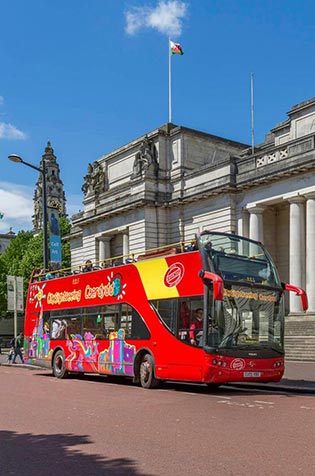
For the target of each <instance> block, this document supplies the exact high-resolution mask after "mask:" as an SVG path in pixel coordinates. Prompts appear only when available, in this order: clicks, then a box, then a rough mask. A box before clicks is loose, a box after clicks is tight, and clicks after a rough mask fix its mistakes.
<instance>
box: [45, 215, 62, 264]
mask: <svg viewBox="0 0 315 476" xmlns="http://www.w3.org/2000/svg"><path fill="white" fill-rule="evenodd" d="M48 217H49V229H50V238H49V241H50V262H51V267H52V268H53V269H58V268H60V267H61V260H62V257H61V239H60V229H59V214H58V210H57V209H56V208H48Z"/></svg>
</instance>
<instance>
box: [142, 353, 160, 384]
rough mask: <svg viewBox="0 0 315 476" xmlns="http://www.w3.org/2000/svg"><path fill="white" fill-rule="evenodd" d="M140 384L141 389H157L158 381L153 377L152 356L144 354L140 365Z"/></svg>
mask: <svg viewBox="0 0 315 476" xmlns="http://www.w3.org/2000/svg"><path fill="white" fill-rule="evenodd" d="M140 383H141V386H142V387H143V388H157V387H158V386H159V384H160V381H159V379H157V378H155V376H154V362H153V358H152V355H150V354H145V355H144V357H143V359H142V361H141V364H140Z"/></svg>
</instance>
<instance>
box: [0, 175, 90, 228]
mask: <svg viewBox="0 0 315 476" xmlns="http://www.w3.org/2000/svg"><path fill="white" fill-rule="evenodd" d="M33 197H34V187H29V186H25V185H18V184H15V183H10V182H1V181H0V213H3V214H4V216H3V218H2V219H0V233H7V232H8V231H9V230H10V228H12V230H13V231H14V232H15V233H18V232H19V231H20V230H32V229H33V223H32V217H33V214H34V202H33ZM82 200H83V195H82V194H73V195H67V203H66V207H67V213H68V217H69V218H71V217H72V215H74V214H75V213H78V212H79V211H80V210H83V208H84V207H83V204H82Z"/></svg>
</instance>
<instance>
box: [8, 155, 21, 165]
mask: <svg viewBox="0 0 315 476" xmlns="http://www.w3.org/2000/svg"><path fill="white" fill-rule="evenodd" d="M8 159H9V160H11V161H12V162H17V163H21V162H23V159H22V157H20V156H19V155H17V154H10V155H9V156H8Z"/></svg>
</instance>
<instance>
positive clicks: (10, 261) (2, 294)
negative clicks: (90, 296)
mask: <svg viewBox="0 0 315 476" xmlns="http://www.w3.org/2000/svg"><path fill="white" fill-rule="evenodd" d="M59 225H60V235H61V237H63V236H65V235H67V234H68V233H69V232H70V229H71V223H70V221H69V219H68V218H64V217H61V218H60V223H59ZM47 246H48V247H49V243H47ZM70 266H71V256H70V244H69V242H64V241H62V265H61V267H62V268H69V267H70ZM34 268H35V269H42V268H43V233H42V232H41V233H39V234H38V235H36V236H35V235H34V233H33V232H32V231H20V232H19V233H18V234H17V235H16V237H15V238H14V239H12V240H11V241H10V244H9V246H8V247H7V249H6V250H5V251H4V253H3V254H2V255H0V314H1V315H5V314H6V308H7V275H12V276H22V277H23V279H24V293H25V294H26V291H27V287H28V282H29V278H30V276H31V273H32V270H33V269H34Z"/></svg>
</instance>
